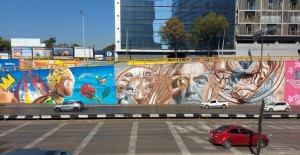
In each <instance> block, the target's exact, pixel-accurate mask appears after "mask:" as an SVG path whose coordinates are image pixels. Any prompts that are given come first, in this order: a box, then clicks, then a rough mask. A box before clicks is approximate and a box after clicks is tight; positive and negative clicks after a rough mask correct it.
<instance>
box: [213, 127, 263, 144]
mask: <svg viewBox="0 0 300 155" xmlns="http://www.w3.org/2000/svg"><path fill="white" fill-rule="evenodd" d="M208 138H209V141H210V142H211V143H212V144H215V145H222V146H223V147H224V148H226V149H228V148H230V147H231V146H233V145H240V146H243V145H244V146H252V145H256V144H257V140H258V133H257V132H255V131H251V130H249V129H247V128H245V127H242V126H238V125H224V126H221V127H219V128H217V129H213V130H210V133H209V136H208ZM268 145H269V139H268V137H267V136H266V135H265V134H262V142H261V147H262V148H263V147H266V146H268Z"/></svg>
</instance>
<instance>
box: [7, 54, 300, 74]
mask: <svg viewBox="0 0 300 155" xmlns="http://www.w3.org/2000/svg"><path fill="white" fill-rule="evenodd" d="M34 60H35V59H32V61H34ZM270 60H272V61H286V60H300V57H295V56H294V57H293V56H263V57H260V56H251V57H249V56H235V57H198V58H152V59H146V58H145V59H126V58H118V59H117V58H116V59H115V60H113V59H108V60H107V61H98V60H94V59H87V60H85V61H81V60H73V61H75V62H67V61H66V62H64V63H61V64H59V63H58V64H50V63H47V62H44V64H39V65H20V66H14V67H2V68H1V69H2V71H3V72H4V71H8V70H34V69H51V68H57V67H87V66H111V65H114V66H119V65H146V64H170V63H186V62H226V61H270ZM27 61H30V60H27ZM46 61H47V60H46ZM48 61H55V60H50V59H49V60H48ZM76 61H79V63H78V62H76Z"/></svg>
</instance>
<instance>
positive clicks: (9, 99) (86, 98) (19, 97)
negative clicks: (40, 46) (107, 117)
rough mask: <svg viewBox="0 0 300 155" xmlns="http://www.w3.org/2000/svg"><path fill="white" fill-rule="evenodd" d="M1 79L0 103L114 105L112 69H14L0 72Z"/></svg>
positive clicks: (110, 67) (105, 67) (102, 67)
mask: <svg viewBox="0 0 300 155" xmlns="http://www.w3.org/2000/svg"><path fill="white" fill-rule="evenodd" d="M0 76H1V80H2V82H1V83H0V103H25V104H61V103H63V102H64V101H65V100H82V101H83V102H84V103H86V104H111V103H115V102H116V99H115V94H116V93H115V80H114V67H113V66H101V67H100V66H99V67H73V68H67V67H57V68H53V69H40V70H26V71H22V70H17V71H8V72H0Z"/></svg>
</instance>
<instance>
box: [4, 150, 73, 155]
mask: <svg viewBox="0 0 300 155" xmlns="http://www.w3.org/2000/svg"><path fill="white" fill-rule="evenodd" d="M1 155H72V153H70V152H67V151H63V150H50V149H16V150H12V151H8V152H6V153H3V154H1Z"/></svg>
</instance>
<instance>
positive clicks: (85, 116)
mask: <svg viewBox="0 0 300 155" xmlns="http://www.w3.org/2000/svg"><path fill="white" fill-rule="evenodd" d="M78 118H89V116H88V115H78Z"/></svg>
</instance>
